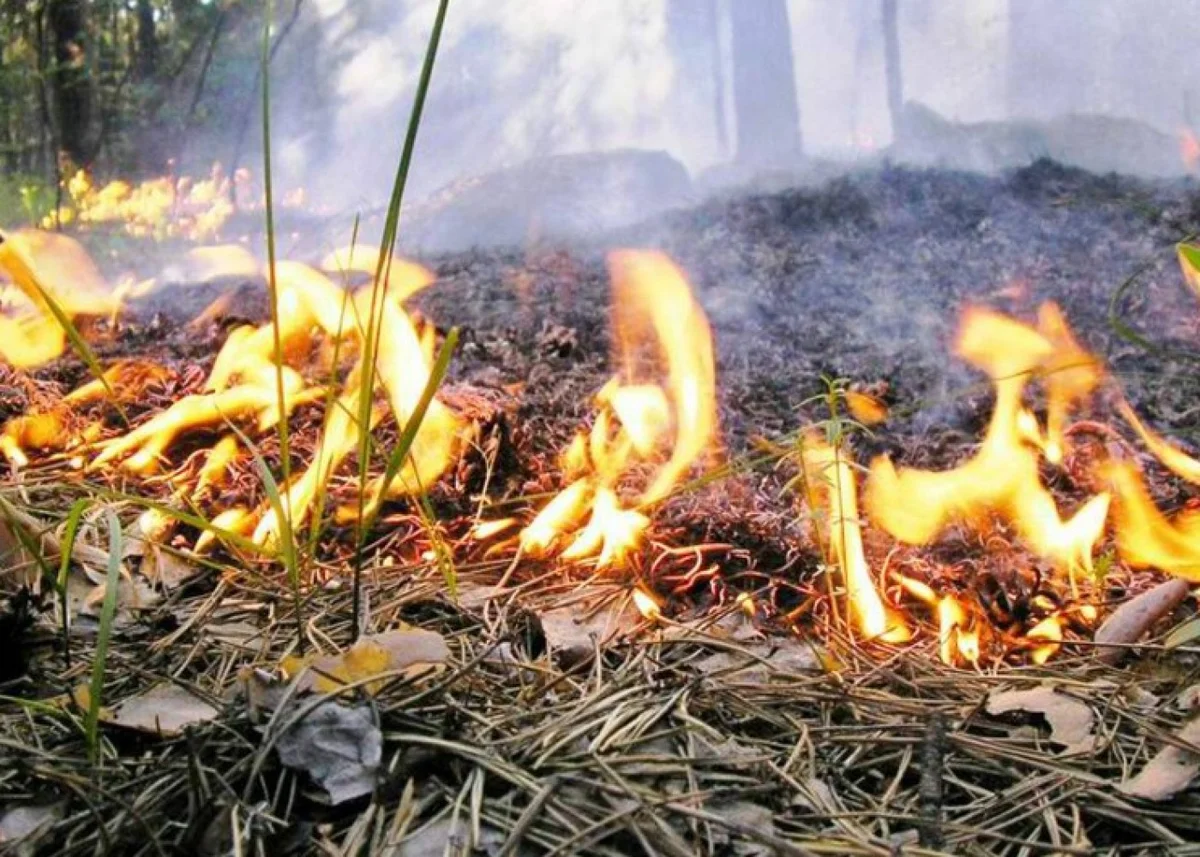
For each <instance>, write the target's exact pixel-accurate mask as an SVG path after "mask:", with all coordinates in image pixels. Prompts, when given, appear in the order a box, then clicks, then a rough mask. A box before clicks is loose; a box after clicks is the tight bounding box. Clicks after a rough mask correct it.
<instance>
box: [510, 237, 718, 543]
mask: <svg viewBox="0 0 1200 857" xmlns="http://www.w3.org/2000/svg"><path fill="white" fill-rule="evenodd" d="M609 271H610V274H611V277H612V283H613V333H614V339H615V342H616V343H617V349H616V352H617V353H616V358H617V361H618V363H619V366H620V369H619V372H618V374H617V375H616V376H615V377H614V378H612V379H611V380H610V381H609V382H608V383H607V384H605V385H604V387H603V388H602V389H601V390H600V391H599V393H598V394H597V396H596V406H597V409H598V411H597V414H596V419H595V422H594V423H593V425H592V429H591V431H590V432H589V433H587V434H579V435H577V436H576V437H575V438H574V439H573V440H572V441H571V444H570V445H569V446H568V447H567V448H566V449H565V450H564V452H563V455H562V464H563V470H564V472H565V473H566V475H567V478H568V479H571V480H572V481H571V483H570V485H569V486H568V487H567V488H566V489H564V491H563V492H562V493H560V494H559V495H558V496H557V497H555V498H554V499H553V500H552V501H551V502H550V503H549V504H548V505H547V506H546V507H545V508H544V509H542V510H541V512H539V513H538V515H537V516H535V517H534V519H533V521H532V522H531V523H530V524H529V526H527V527H526V528H525V530H524V531H523V532H522V534H521V546H522V548H523V549H524V550H526V551H527V552H530V553H533V554H544V553H547V552H548V551H549V550H550V549H551V548H552V547H554V546H556V545H558V546H563V545H565V547H564V548H563V556H564V558H566V559H571V560H576V559H584V558H588V557H595V558H596V561H597V564H598V565H599V566H601V567H603V566H609V565H619V564H620V563H621V562H622V561H623V560H624V559H625V558H626V557H627V556H628V554H629V553H630V552H631V551H633V550H635V549H636V548H637V546H638V545H639V544H640V542H641V540H642V537H643V534H644V532H645V530H646V529H647V528H648V527H649V524H650V519H649V518H648V517H647V516H646V515H645V514H644V513H643V512H642V511H640V509H644V507H646V506H648V505H651V504H653V503H656V502H658V501H660V500H662V499H663V498H664V497H666V496H667V495H668V494H669V493H670V492H671V490H672V489H673V488H674V487H675V485H677V484H678V482H679V480H680V479H681V478H682V477H683V475H684V474H685V473H686V472H687V470H688V469H689V468H690V467H691V466H692V465H693V464H694V463H695V462H696V460H697V459H699V458H700V457H701V456H702V455H703V453H704V452H705V451H706V450H707V449H708V447H709V445H710V444H711V443H712V442H713V439H714V437H715V435H716V419H717V417H716V404H715V403H716V378H715V369H714V364H713V350H712V333H711V331H710V329H709V325H708V319H707V318H706V317H705V315H704V311H703V310H702V309H701V308H700V306H699V304H697V303H696V301H695V299H694V298H693V296H692V292H691V288H690V287H689V286H688V283H687V280H686V279H685V277H684V275H683V272H682V271H680V270H679V268H678V267H676V265H675V264H674V263H673V262H671V260H670V259H668V258H667V257H666V256H664V255H663V254H661V253H653V252H640V251H631V250H626V251H619V252H615V253H612V254H610V256H609ZM646 464H654V465H656V467H655V469H654V470H653V471H652V472H651V474H650V475H649V476H647V477H646V482H645V485H644V487H643V488H642V489H641V490H640V491H639V492H638V493H637V495H636V498H635V499H634V500H633V501H632V502H631V503H627V502H626V501H623V500H622V498H621V496H620V495H619V493H618V486H619V484H620V483H622V482H623V481H624V480H625V479H626V478H627V477H628V476H629V474H630V471H631V470H632V468H633V467H634V466H635V465H646ZM585 520H586V524H585ZM580 527H582V529H581V530H579V532H577V533H575V532H574V531H575V530H577V529H579V528H580ZM572 533H574V537H573V538H571V539H570V540H569V541H568V540H567V538H566V537H567V536H568V535H570V534H572Z"/></svg>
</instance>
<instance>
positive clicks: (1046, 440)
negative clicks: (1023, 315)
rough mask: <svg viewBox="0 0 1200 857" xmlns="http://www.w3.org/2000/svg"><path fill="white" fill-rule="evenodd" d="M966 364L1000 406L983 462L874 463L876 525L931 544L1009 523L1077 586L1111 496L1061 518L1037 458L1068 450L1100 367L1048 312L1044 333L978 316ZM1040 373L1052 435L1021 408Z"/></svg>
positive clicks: (967, 331) (870, 493) (964, 329)
mask: <svg viewBox="0 0 1200 857" xmlns="http://www.w3.org/2000/svg"><path fill="white" fill-rule="evenodd" d="M956 351H957V353H958V354H959V356H960V357H963V358H964V359H966V360H967V361H968V362H970V363H972V364H973V365H975V366H976V367H978V368H980V369H982V370H983V371H984V372H986V373H987V375H988V376H989V377H990V378H991V380H992V384H993V386H994V389H995V392H996V403H995V407H994V409H993V411H992V418H991V421H990V423H989V424H988V429H987V432H986V435H985V436H984V439H983V443H982V444H981V445H980V448H979V451H978V452H977V453H976V455H975V456H974V457H973V458H972V459H970V460H969V461H967V462H966V463H965V464H962V465H960V466H959V467H957V468H954V469H953V470H949V471H944V472H941V473H935V472H931V471H925V470H915V469H910V468H904V469H901V470H897V469H896V468H895V467H894V465H893V464H892V463H891V461H890V460H888V459H887V458H883V457H881V458H878V459H876V460H875V461H874V462H872V464H871V473H870V478H869V480H868V483H867V500H866V505H867V509H868V512H869V514H870V517H871V519H872V521H874V522H875V523H877V524H879V525H880V526H881V527H883V528H884V529H885V530H887V532H888V533H890V534H891V535H892V536H894V537H896V538H897V539H899V540H900V541H903V542H907V543H909V544H918V545H924V544H929V543H930V542H932V541H933V540H934V539H936V538H937V537H938V535H939V534H940V533H942V532H943V531H944V530H945V529H946V528H947V527H949V526H950V525H951V524H953V523H957V522H961V523H968V524H971V523H981V522H982V521H983V520H984V519H985V518H986V517H987V516H988V515H989V514H996V515H999V516H1000V517H1002V518H1004V519H1006V520H1008V521H1010V522H1011V523H1012V524H1013V525H1014V526H1015V527H1016V529H1017V531H1018V532H1019V533H1020V535H1021V536H1022V537H1023V538H1024V540H1025V541H1026V542H1027V543H1028V545H1029V547H1030V548H1031V549H1033V550H1034V551H1035V552H1036V553H1038V554H1039V555H1041V556H1043V557H1046V558H1048V559H1051V560H1054V561H1055V562H1056V563H1057V564H1058V565H1059V567H1060V568H1062V569H1064V570H1066V571H1067V572H1068V573H1069V574H1070V575H1071V579H1072V581H1074V579H1075V574H1076V573H1077V572H1078V571H1086V572H1089V573H1090V572H1091V570H1092V553H1093V550H1094V548H1095V545H1096V543H1097V542H1098V541H1099V539H1100V537H1101V536H1102V535H1103V532H1104V524H1105V520H1106V518H1107V515H1108V505H1109V502H1110V499H1111V498H1110V496H1109V495H1108V494H1107V493H1101V494H1098V495H1097V496H1095V497H1093V498H1091V499H1090V500H1088V501H1087V502H1086V503H1085V504H1084V505H1083V506H1082V507H1081V508H1080V509H1079V510H1078V511H1077V512H1076V513H1075V514H1074V515H1073V516H1071V517H1070V518H1068V519H1066V520H1064V519H1063V517H1062V516H1061V515H1060V513H1059V510H1058V507H1057V504H1056V503H1055V501H1054V498H1053V496H1052V495H1051V494H1050V492H1049V491H1048V490H1047V489H1046V488H1045V487H1044V486H1043V485H1042V483H1041V480H1040V476H1039V473H1038V455H1039V450H1041V451H1044V454H1045V455H1046V457H1047V458H1048V459H1050V460H1052V461H1058V460H1061V457H1062V455H1063V450H1064V448H1065V440H1064V438H1063V426H1064V423H1065V418H1066V415H1067V413H1068V411H1069V409H1070V407H1072V406H1073V405H1074V404H1075V403H1076V402H1078V401H1079V400H1080V399H1082V398H1083V397H1084V396H1085V395H1087V394H1088V393H1090V392H1091V390H1092V389H1093V388H1094V387H1095V385H1096V384H1097V383H1098V381H1099V378H1100V375H1099V369H1098V368H1096V365H1095V362H1094V360H1092V359H1091V358H1089V357H1088V356H1087V355H1086V353H1085V352H1084V351H1083V350H1082V349H1081V348H1080V347H1079V346H1078V344H1077V343H1076V342H1075V340H1074V338H1073V337H1072V336H1071V335H1070V332H1069V331H1068V329H1067V328H1066V324H1065V322H1063V321H1062V316H1061V313H1060V312H1059V311H1058V309H1057V307H1054V306H1053V305H1047V306H1046V307H1043V311H1042V313H1041V315H1040V318H1039V328H1038V329H1035V328H1033V327H1031V326H1028V325H1024V324H1021V323H1020V322H1017V321H1015V320H1013V319H1009V318H1007V317H1005V316H1001V315H999V314H996V313H993V312H990V311H988V310H983V309H978V308H971V309H968V311H967V312H966V314H965V315H964V318H963V322H962V326H961V328H960V331H959V335H958V340H957V343H956ZM1035 373H1040V374H1044V375H1045V377H1046V385H1047V388H1048V390H1047V414H1048V416H1047V428H1046V431H1045V432H1043V431H1042V430H1041V428H1040V426H1039V425H1038V422H1037V419H1036V417H1034V415H1033V414H1032V413H1030V412H1029V411H1027V410H1026V409H1025V408H1024V406H1023V404H1022V401H1023V398H1022V397H1023V394H1024V391H1025V388H1026V386H1027V385H1028V384H1029V382H1030V381H1031V380H1032V379H1033V377H1034V375H1035Z"/></svg>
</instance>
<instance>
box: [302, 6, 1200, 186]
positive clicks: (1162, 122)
mask: <svg viewBox="0 0 1200 857" xmlns="http://www.w3.org/2000/svg"><path fill="white" fill-rule="evenodd" d="M733 2H739V3H740V2H757V0H717V2H716V3H715V4H713V5H714V6H715V7H716V9H717V22H716V24H715V26H714V27H713V28H712V29H711V31H705V29H704V27H703V26H696V25H695V19H694V18H693V19H690V20H691V21H692V23H691V24H690V25H689V26H688V27H680V25H679V22H680V20H684V21H685V22H686V21H688V20H689V18H688V16H689V15H691V16H695V15H698V14H700V12H698V11H697V10H700V9H702V8H707V5H706V4H707V0H577V1H576V2H568V0H454V2H453V3H451V7H450V14H449V18H448V21H447V26H446V30H445V35H444V39H443V44H442V49H441V52H440V54H439V58H438V65H437V69H436V72H435V75H434V87H433V92H432V95H431V98H430V101H429V104H428V107H427V115H426V121H425V123H424V125H423V129H422V137H421V144H420V149H419V153H418V163H417V165H416V167H417V169H416V171H415V173H414V175H415V177H416V178H415V181H416V182H417V185H416V187H415V188H414V190H415V191H422V190H423V191H428V190H431V189H434V188H436V187H438V186H440V185H442V184H444V183H446V182H448V181H452V180H454V179H455V178H457V177H461V176H464V175H474V174H479V173H482V172H486V171H488V170H491V169H494V168H496V167H499V166H502V165H507V164H513V163H518V162H521V161H525V160H527V159H529V158H533V157H538V156H543V155H548V154H553V153H562V152H582V151H598V150H607V149H614V148H621V147H637V148H649V149H664V150H666V151H668V152H670V153H671V154H672V155H673V156H674V157H676V158H677V159H679V160H680V161H681V162H682V163H684V164H685V166H686V167H687V168H688V170H689V171H690V172H691V173H692V174H693V176H695V175H698V174H700V173H701V172H703V171H704V170H706V169H708V168H710V167H714V166H716V165H718V164H720V163H722V162H725V161H727V160H728V159H729V158H730V157H732V155H733V154H734V153H733V152H732V151H730V148H731V146H730V140H732V139H735V137H734V128H735V123H736V110H735V109H734V105H732V104H731V100H732V99H731V95H730V92H729V85H728V79H729V76H730V69H731V67H732V66H731V64H732V63H733V61H734V58H733V57H731V56H730V53H731V49H730V36H729V24H728V8H729V5H728V4H730V3H733ZM436 5H437V4H436V2H435V0H391V1H390V2H385V0H354V2H350V0H315V2H314V5H313V6H311V7H309V8H310V10H311V11H310V12H309V13H308V14H309V15H310V16H316V18H318V19H319V26H320V28H321V33H322V42H321V46H320V50H319V55H318V56H315V57H313V61H314V62H316V63H319V64H320V65H321V67H322V74H324V75H325V76H326V77H327V78H328V80H329V84H328V88H329V92H330V95H329V97H330V98H331V99H332V101H333V103H332V104H331V106H330V117H331V121H332V123H333V128H332V129H331V131H330V132H328V133H327V134H325V135H324V136H323V137H322V138H321V139H320V140H319V141H317V140H315V139H314V138H311V136H310V135H308V134H306V133H305V130H304V127H303V122H292V123H291V125H290V126H289V127H291V128H292V129H293V131H294V133H293V134H292V138H291V139H287V140H281V141H280V142H279V148H280V161H281V165H282V168H283V169H284V170H286V171H287V172H288V173H292V174H294V175H295V177H296V178H297V179H298V180H300V181H304V182H305V183H306V184H307V185H308V186H309V187H311V188H312V189H313V190H314V192H315V194H316V195H317V196H318V197H323V198H325V199H327V200H328V201H330V202H331V203H334V204H351V203H356V202H370V203H374V204H378V203H379V202H380V201H381V200H380V197H381V196H382V191H381V187H382V185H383V182H385V181H387V179H388V178H390V175H391V171H392V168H393V166H394V163H395V158H396V154H397V152H398V151H399V147H400V142H401V140H402V138H403V131H404V124H405V122H406V120H407V116H408V110H409V107H410V103H411V98H412V93H413V88H414V85H415V82H416V80H417V77H418V74H419V71H420V65H421V59H422V54H423V52H424V50H425V46H426V43H427V39H428V34H429V28H430V25H431V22H432V20H433V17H434V13H435V9H436ZM787 5H788V14H789V16H790V26H791V31H792V49H793V55H794V60H795V75H796V88H797V93H798V100H799V105H800V123H801V131H802V135H801V136H802V139H803V143H804V147H805V151H806V153H807V154H809V155H814V156H818V157H824V158H834V159H847V160H850V159H854V158H859V157H863V156H864V155H869V154H871V153H874V152H878V151H881V150H883V149H885V148H886V147H887V146H888V145H889V144H890V143H891V142H892V117H891V116H890V115H889V112H888V107H887V103H886V97H885V92H886V86H885V69H884V59H883V57H884V49H883V44H884V37H883V29H882V14H881V2H880V0H789V2H788V4H787ZM1194 7H1195V4H1194V0H1107V2H1103V3H1100V2H1096V0H1054V2H1042V0H972V2H970V3H955V2H945V0H899V25H898V29H899V37H900V47H901V56H902V71H903V83H904V97H905V99H906V100H908V101H915V102H919V103H920V104H922V105H925V106H927V107H929V108H931V109H932V110H934V111H936V112H937V113H938V114H940V115H941V117H943V118H945V119H947V120H950V121H954V122H966V123H971V122H980V121H985V120H986V121H997V120H1007V119H1013V118H1020V119H1026V120H1050V119H1053V118H1055V117H1061V116H1063V115H1066V114H1072V113H1092V114H1104V115H1105V116H1109V117H1117V118H1123V119H1128V120H1135V121H1136V122H1137V123H1142V124H1143V125H1144V128H1143V130H1144V131H1145V132H1146V133H1145V134H1143V135H1142V137H1139V141H1138V143H1137V145H1130V146H1125V145H1124V144H1121V145H1114V146H1112V147H1110V148H1113V149H1114V150H1120V153H1119V155H1118V156H1115V157H1117V158H1118V161H1117V166H1118V168H1121V169H1126V170H1128V171H1131V172H1136V171H1138V170H1139V169H1140V168H1141V165H1142V164H1141V162H1142V160H1143V159H1142V158H1141V157H1140V155H1139V151H1138V147H1139V146H1143V145H1155V146H1158V145H1160V144H1162V143H1163V141H1166V143H1165V144H1166V145H1169V146H1171V147H1172V149H1174V147H1175V146H1176V142H1175V141H1176V139H1177V137H1178V135H1179V134H1180V133H1181V132H1182V130H1183V129H1184V128H1186V127H1190V126H1192V125H1196V126H1200V104H1197V105H1196V106H1195V107H1193V106H1192V103H1193V101H1194V100H1195V99H1197V98H1200V93H1196V92H1194V91H1193V89H1194V87H1195V86H1196V84H1195V83H1194V81H1196V80H1200V75H1197V73H1196V72H1197V71H1200V50H1197V48H1196V46H1197V45H1200V15H1198V14H1196V13H1195V8H1194ZM705 14H707V13H705ZM681 16H682V17H681ZM1124 130H1125V131H1127V130H1128V128H1125V129H1124ZM989 133H990V132H989ZM1113 133H1124V132H1123V131H1122V129H1121V128H1116V129H1114V131H1113ZM1154 134H1158V135H1161V139H1159V137H1155V136H1153V135H1154ZM1085 136H1089V137H1095V136H1096V133H1095V132H1094V130H1091V129H1089V131H1088V132H1087V134H1086V135H1085ZM1051 137H1052V139H1051V142H1050V143H1045V142H1044V141H1043V139H1042V137H1038V136H1037V135H1036V134H1035V135H1034V137H1033V139H1034V142H1033V143H1029V144H1028V146H1027V148H1030V149H1032V150H1031V151H1028V152H1027V153H1024V154H1027V155H1028V157H1030V158H1033V157H1037V156H1039V155H1043V154H1049V155H1052V156H1059V157H1062V158H1064V159H1067V160H1071V159H1072V157H1074V151H1075V150H1074V148H1073V146H1075V143H1074V142H1072V143H1071V144H1070V145H1062V146H1060V145H1058V143H1056V142H1055V140H1057V139H1058V138H1057V137H1054V136H1053V135H1051ZM1023 139H1024V138H1022V140H1023ZM1072 140H1074V138H1072ZM1146 140H1149V141H1150V142H1149V143H1146V142H1145V141H1146ZM1105 143H1106V141H1105V140H1104V139H1098V140H1096V141H1095V145H1096V146H1104V145H1105ZM936 144H937V141H934V142H933V143H930V144H929V150H930V151H931V152H935V151H937V145H936ZM955 145H961V142H957V143H955ZM1021 145H1025V144H1024V143H1021ZM1039 147H1040V148H1043V149H1046V151H1037V150H1036V149H1038V148H1039ZM984 148H985V152H984V155H982V156H979V157H975V159H974V160H970V161H968V162H967V165H968V166H977V165H980V164H982V165H983V166H987V165H988V164H989V163H990V161H989V159H991V160H1001V161H1002V160H1003V159H1004V158H1005V157H1010V156H1011V157H1020V156H1022V150H1021V148H1020V146H1017V150H1016V152H1015V154H1014V153H1013V152H1012V151H1010V149H1012V148H1013V147H1012V146H1008V147H1007V148H1006V147H1005V146H1000V147H999V149H1000V150H1001V151H1002V156H999V157H997V156H995V152H994V151H993V149H994V148H995V147H992V146H991V144H990V142H989V143H988V145H987V146H985V147H984ZM1127 149H1128V150H1129V151H1128V152H1126V150H1127ZM1171 154H1172V160H1171V163H1174V162H1176V161H1178V158H1177V156H1175V155H1174V152H1172V153H1171ZM940 156H941V155H940V154H939V155H938V157H940ZM1122 159H1123V160H1122ZM1085 160H1086V159H1085ZM977 162H978V164H977ZM1160 162H1161V161H1160ZM1000 165H1003V164H1000ZM1179 167H1180V170H1179V171H1180V172H1182V171H1183V165H1182V163H1180V164H1179ZM1150 171H1151V172H1161V170H1158V169H1151V170H1150Z"/></svg>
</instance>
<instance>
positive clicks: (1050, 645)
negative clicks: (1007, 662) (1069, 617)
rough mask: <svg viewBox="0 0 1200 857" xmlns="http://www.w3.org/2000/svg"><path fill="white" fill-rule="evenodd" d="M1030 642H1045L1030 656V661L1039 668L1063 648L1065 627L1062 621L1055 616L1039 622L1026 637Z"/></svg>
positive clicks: (1035, 648)
mask: <svg viewBox="0 0 1200 857" xmlns="http://www.w3.org/2000/svg"><path fill="white" fill-rule="evenodd" d="M1025 636H1026V637H1028V638H1029V639H1030V640H1045V641H1046V642H1044V643H1042V644H1041V645H1038V646H1035V647H1034V649H1033V651H1032V652H1031V653H1030V655H1029V659H1030V660H1031V661H1033V662H1034V663H1035V664H1037V665H1038V666H1041V665H1042V664H1044V663H1046V661H1048V660H1050V658H1052V657H1053V656H1054V655H1055V654H1056V653H1057V652H1058V650H1059V649H1061V648H1062V641H1063V625H1062V619H1061V618H1060V617H1059V616H1057V615H1055V616H1047V617H1046V618H1045V619H1043V620H1042V621H1040V622H1038V623H1037V624H1036V625H1034V626H1033V627H1032V628H1030V629H1029V632H1028V633H1027V634H1026V635H1025Z"/></svg>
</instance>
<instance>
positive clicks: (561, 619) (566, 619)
mask: <svg viewBox="0 0 1200 857" xmlns="http://www.w3.org/2000/svg"><path fill="white" fill-rule="evenodd" d="M588 609H589V608H585V607H584V606H583V605H572V606H569V607H560V608H558V609H556V610H549V611H547V612H545V613H539V614H538V619H539V620H540V621H541V624H542V632H543V633H544V634H545V635H546V645H547V646H548V647H549V648H550V651H551V652H552V653H554V654H556V655H558V657H559V658H560V659H561V660H562V661H563V662H564V663H567V664H572V663H577V662H579V661H581V660H585V659H587V658H590V657H591V656H592V653H593V652H594V651H595V650H596V647H597V646H599V647H601V648H603V647H604V646H605V645H607V644H609V643H611V642H613V641H614V640H616V639H617V638H619V637H621V636H623V635H624V634H626V633H627V632H628V631H629V629H631V628H636V627H638V626H639V625H641V623H642V617H641V615H640V614H639V613H638V612H637V610H635V609H634V608H633V607H632V606H631V604H630V602H629V601H627V600H624V599H614V600H612V601H610V602H609V603H608V604H606V605H604V607H602V608H601V609H599V610H596V611H593V612H590V613H585V610H588Z"/></svg>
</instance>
